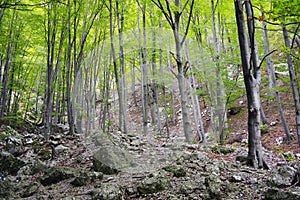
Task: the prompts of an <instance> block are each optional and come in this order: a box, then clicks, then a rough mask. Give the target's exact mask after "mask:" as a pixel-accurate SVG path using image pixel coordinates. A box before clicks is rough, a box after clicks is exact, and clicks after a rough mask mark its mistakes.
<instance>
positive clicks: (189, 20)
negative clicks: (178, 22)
mask: <svg viewBox="0 0 300 200" xmlns="http://www.w3.org/2000/svg"><path fill="white" fill-rule="evenodd" d="M194 2H195V0H192V3H191V6H190V13H189V19H188V22H187V26H186V29H185V32H184V36H183V38H182V40H181V42H180V45H181V46H182V45H183V43H184V41H185V39H186V37H187V34H188V32H189V27H190V24H191V18H192V15H193V8H194Z"/></svg>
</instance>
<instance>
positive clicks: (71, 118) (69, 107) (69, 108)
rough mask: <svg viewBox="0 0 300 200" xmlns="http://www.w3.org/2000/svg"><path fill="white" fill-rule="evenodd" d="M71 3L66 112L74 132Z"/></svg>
mask: <svg viewBox="0 0 300 200" xmlns="http://www.w3.org/2000/svg"><path fill="white" fill-rule="evenodd" d="M71 28H72V27H71V3H70V0H68V50H67V51H68V53H67V69H66V101H67V113H68V124H69V132H70V134H74V133H75V126H74V116H73V108H72V107H73V105H72V100H71V87H72V84H71V83H72V78H71V77H72V76H71V75H72V64H71V60H72V47H73V45H74V44H73V42H72V35H71Z"/></svg>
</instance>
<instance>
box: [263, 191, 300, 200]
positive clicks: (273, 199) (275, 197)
mask: <svg viewBox="0 0 300 200" xmlns="http://www.w3.org/2000/svg"><path fill="white" fill-rule="evenodd" d="M263 195H264V198H263V199H264V200H282V199H288V200H299V199H300V194H299V193H294V192H291V191H284V190H281V189H274V188H270V189H268V190H267V191H265V192H264V194H263Z"/></svg>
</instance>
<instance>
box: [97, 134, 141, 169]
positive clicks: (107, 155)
mask: <svg viewBox="0 0 300 200" xmlns="http://www.w3.org/2000/svg"><path fill="white" fill-rule="evenodd" d="M108 137H109V136H106V135H105V134H99V135H98V136H97V139H96V141H95V144H96V146H99V149H98V150H97V151H96V152H95V153H94V155H93V167H94V170H95V171H97V172H102V173H104V174H117V173H118V172H120V171H123V170H125V169H128V168H130V167H132V166H134V165H135V164H134V162H133V160H134V159H133V157H132V155H131V154H130V153H129V152H128V151H126V150H125V149H122V148H120V147H119V146H118V145H116V144H114V143H113V142H112V141H110V139H109V138H108Z"/></svg>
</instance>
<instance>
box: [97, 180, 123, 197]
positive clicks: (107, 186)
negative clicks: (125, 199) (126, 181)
mask: <svg viewBox="0 0 300 200" xmlns="http://www.w3.org/2000/svg"><path fill="white" fill-rule="evenodd" d="M123 195H124V192H123V190H122V189H121V188H120V186H119V185H117V184H112V183H103V184H101V187H100V188H96V189H95V190H94V191H93V199H99V200H119V199H121V198H122V196H123Z"/></svg>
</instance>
